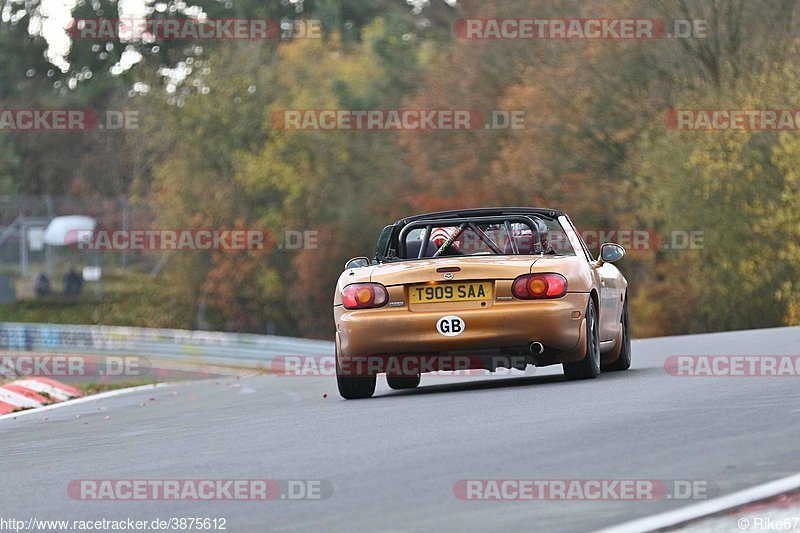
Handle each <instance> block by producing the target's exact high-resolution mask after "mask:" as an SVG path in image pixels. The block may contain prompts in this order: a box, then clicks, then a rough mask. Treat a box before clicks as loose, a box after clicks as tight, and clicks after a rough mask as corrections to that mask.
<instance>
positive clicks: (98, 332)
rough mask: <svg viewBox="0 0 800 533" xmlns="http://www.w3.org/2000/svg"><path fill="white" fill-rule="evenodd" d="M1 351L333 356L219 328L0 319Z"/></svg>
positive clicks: (213, 358) (263, 358) (203, 357)
mask: <svg viewBox="0 0 800 533" xmlns="http://www.w3.org/2000/svg"><path fill="white" fill-rule="evenodd" d="M0 351H8V352H47V353H75V354H95V353H97V354H114V355H140V356H146V357H151V358H153V359H165V360H174V361H183V362H197V363H207V364H217V365H233V366H244V367H268V366H269V364H270V362H271V361H272V360H273V359H274V358H275V357H278V356H285V355H315V356H321V355H333V343H332V342H327V341H315V340H308V339H296V338H292V337H278V336H275V335H251V334H245V333H224V332H219V331H190V330H181V329H155V328H134V327H123V326H77V325H65V324H26V323H19V322H0Z"/></svg>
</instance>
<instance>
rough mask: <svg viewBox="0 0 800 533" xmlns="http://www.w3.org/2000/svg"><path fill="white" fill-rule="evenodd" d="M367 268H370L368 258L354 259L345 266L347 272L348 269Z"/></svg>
mask: <svg viewBox="0 0 800 533" xmlns="http://www.w3.org/2000/svg"><path fill="white" fill-rule="evenodd" d="M365 266H369V259H367V258H366V257H354V258H353V259H351V260H350V261H348V262H347V263H345V264H344V268H345V270H346V269H348V268H361V267H365Z"/></svg>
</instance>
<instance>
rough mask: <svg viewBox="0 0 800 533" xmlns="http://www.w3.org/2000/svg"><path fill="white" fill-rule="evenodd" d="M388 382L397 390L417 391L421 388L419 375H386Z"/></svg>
mask: <svg viewBox="0 0 800 533" xmlns="http://www.w3.org/2000/svg"><path fill="white" fill-rule="evenodd" d="M386 382H387V383H388V384H389V387H391V388H392V389H395V390H400V389H416V388H417V387H418V386H419V374H417V375H416V376H390V375H389V374H386Z"/></svg>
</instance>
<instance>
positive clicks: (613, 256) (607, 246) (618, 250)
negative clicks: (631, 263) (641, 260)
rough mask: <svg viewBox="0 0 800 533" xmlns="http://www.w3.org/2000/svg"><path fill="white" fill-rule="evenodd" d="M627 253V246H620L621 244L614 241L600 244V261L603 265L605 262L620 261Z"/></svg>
mask: <svg viewBox="0 0 800 533" xmlns="http://www.w3.org/2000/svg"><path fill="white" fill-rule="evenodd" d="M624 255H625V248H623V247H622V246H620V245H619V244H614V243H612V242H606V243H603V245H602V246H600V261H599V263H600V264H601V265H602V264H603V263H613V262H614V261H619V260H620V259H622V258H623V256H624Z"/></svg>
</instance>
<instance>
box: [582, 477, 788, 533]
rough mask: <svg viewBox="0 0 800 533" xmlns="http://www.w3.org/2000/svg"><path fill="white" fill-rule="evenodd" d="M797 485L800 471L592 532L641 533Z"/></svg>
mask: <svg viewBox="0 0 800 533" xmlns="http://www.w3.org/2000/svg"><path fill="white" fill-rule="evenodd" d="M798 487H800V474H794V475H792V476H789V477H784V478H780V479H776V480H775V481H769V482H767V483H763V484H761V485H756V486H755V487H750V488H749V489H744V490H740V491H738V492H734V493H732V494H727V495H725V496H720V497H719V498H714V499H711V500H707V501H704V502H701V503H696V504H694V505H689V506H687V507H681V508H680V509H675V510H674V511H667V512H665V513H659V514H656V515H653V516H648V517H645V518H640V519H637V520H631V521H630V522H624V523H622V524H618V525H616V526H611V527H607V528H605V529H600V530H597V531H596V532H595V533H631V532H639V531H642V532H645V531H653V530H656V529H662V528H665V527H672V526H677V525H680V524H683V523H685V522H690V521H693V520H697V519H699V518H704V517H707V516H710V515H713V514H717V513H720V512H722V511H727V510H729V509H734V508H736V507H741V506H742V505H747V504H749V503H753V502H757V501H760V500H765V499H768V498H772V497H774V496H778V495H780V494H783V493H785V492H789V491H792V490H795V489H797V488H798Z"/></svg>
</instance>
